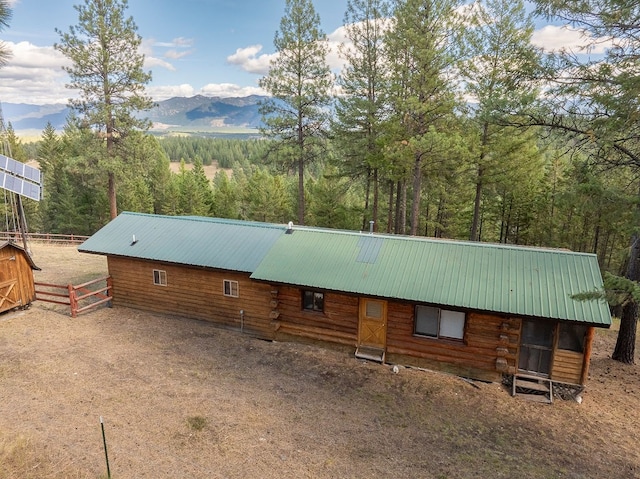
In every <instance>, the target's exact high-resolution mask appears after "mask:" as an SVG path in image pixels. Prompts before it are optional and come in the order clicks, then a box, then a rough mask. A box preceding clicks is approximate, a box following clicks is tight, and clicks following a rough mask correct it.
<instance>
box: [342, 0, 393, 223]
mask: <svg viewBox="0 0 640 479" xmlns="http://www.w3.org/2000/svg"><path fill="white" fill-rule="evenodd" d="M389 16H390V5H389V2H388V1H387V0H349V1H348V3H347V11H346V13H345V16H344V24H345V27H344V28H345V31H346V36H347V41H348V43H346V44H343V45H341V48H340V54H341V56H342V57H343V58H344V59H345V61H346V65H345V68H344V69H343V71H342V73H341V74H340V76H339V78H338V84H339V86H340V90H341V91H340V95H339V96H338V98H337V103H336V121H335V123H334V125H333V131H334V138H335V140H336V142H337V144H338V147H339V149H340V153H341V157H342V158H343V159H342V160H341V161H340V165H339V166H340V168H341V169H342V170H343V174H344V175H346V176H348V177H351V178H354V179H356V178H364V179H365V182H366V188H365V192H366V198H365V204H366V209H367V211H366V212H365V217H364V218H363V226H362V228H363V229H364V228H368V221H369V220H372V221H373V222H374V228H375V229H376V230H377V228H378V223H379V219H378V207H379V203H380V200H379V191H380V182H381V181H382V178H381V174H382V171H381V170H382V169H383V168H384V160H385V158H384V153H383V151H384V145H383V134H382V133H383V128H382V125H383V122H384V120H385V119H386V116H387V115H388V103H387V99H388V95H387V94H386V92H387V88H386V87H387V80H388V74H387V62H386V61H385V56H384V51H383V50H384V45H383V40H384V32H385V28H386V27H387V25H388V23H389V21H390V19H389ZM371 189H373V193H372V195H373V202H372V204H370V192H371ZM367 214H368V215H369V216H368V217H366V215H367Z"/></svg>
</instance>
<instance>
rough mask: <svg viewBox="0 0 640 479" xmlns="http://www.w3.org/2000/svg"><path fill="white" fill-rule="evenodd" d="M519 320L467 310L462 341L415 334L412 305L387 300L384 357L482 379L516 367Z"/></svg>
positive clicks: (498, 377)
mask: <svg viewBox="0 0 640 479" xmlns="http://www.w3.org/2000/svg"><path fill="white" fill-rule="evenodd" d="M519 341H520V320H519V319H517V318H505V317H500V316H492V315H487V314H479V313H468V314H467V320H466V324H465V332H464V339H463V340H462V341H456V340H445V339H436V338H427V337H422V336H416V335H415V334H414V306H413V305H412V304H399V303H390V304H389V316H388V330H387V359H388V360H389V362H398V363H401V364H408V365H413V366H418V367H425V368H429V369H436V370H441V371H446V372H450V373H452V374H457V375H460V376H465V377H471V378H475V379H481V380H486V381H500V380H501V377H502V373H513V372H515V368H516V364H517V363H516V360H517V352H518V344H519Z"/></svg>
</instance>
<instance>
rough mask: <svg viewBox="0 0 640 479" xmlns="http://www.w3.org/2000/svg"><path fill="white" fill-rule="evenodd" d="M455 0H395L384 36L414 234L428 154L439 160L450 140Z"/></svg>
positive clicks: (456, 47) (456, 58) (457, 56)
mask: <svg viewBox="0 0 640 479" xmlns="http://www.w3.org/2000/svg"><path fill="white" fill-rule="evenodd" d="M458 4H459V2H458V0H406V1H397V2H396V8H395V10H394V21H393V24H392V27H391V28H390V29H389V31H388V33H387V35H386V37H385V43H386V48H387V57H388V59H389V61H390V63H391V65H390V68H391V92H392V101H393V108H394V120H395V123H396V126H395V131H396V149H397V150H399V154H398V158H400V159H401V161H403V162H405V163H404V164H403V165H402V166H401V167H400V168H398V169H399V170H400V171H402V172H403V173H405V174H407V173H408V174H409V178H410V179H411V183H412V191H413V197H412V204H411V234H412V235H415V234H417V233H418V223H419V212H420V198H421V192H422V176H423V168H424V165H425V163H426V162H427V160H429V159H432V160H434V161H437V160H438V158H439V156H441V155H442V154H444V153H445V152H446V151H448V150H449V149H450V148H451V146H452V143H451V141H450V138H449V137H448V134H447V130H449V128H448V127H447V123H448V122H450V121H451V120H452V114H453V111H454V108H455V107H456V105H457V100H458V99H457V98H456V95H455V93H454V91H455V88H454V85H453V84H452V81H451V74H452V71H453V69H454V67H455V66H456V64H457V62H458V61H459V60H460V50H459V47H460V42H459V35H458V34H459V29H460V26H461V25H460V23H459V21H458V18H457V15H456V13H455V8H456V7H457V6H458ZM405 178H406V177H405ZM400 187H401V188H404V184H403V183H401V184H400ZM399 193H401V195H404V191H401V192H399ZM402 229H403V228H402ZM400 232H404V231H400Z"/></svg>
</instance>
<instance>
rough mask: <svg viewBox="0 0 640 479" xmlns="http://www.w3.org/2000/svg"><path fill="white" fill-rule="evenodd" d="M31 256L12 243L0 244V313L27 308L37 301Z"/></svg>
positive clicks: (34, 268)
mask: <svg viewBox="0 0 640 479" xmlns="http://www.w3.org/2000/svg"><path fill="white" fill-rule="evenodd" d="M39 269H40V268H38V267H37V266H36V265H35V264H34V263H33V260H32V259H31V255H29V253H28V252H27V251H25V249H24V248H21V247H20V246H18V245H17V244H15V243H14V242H12V241H6V242H4V243H0V312H4V311H9V310H12V309H15V308H27V307H28V306H29V305H30V304H31V303H32V302H33V301H35V299H36V289H35V284H34V279H33V270H39Z"/></svg>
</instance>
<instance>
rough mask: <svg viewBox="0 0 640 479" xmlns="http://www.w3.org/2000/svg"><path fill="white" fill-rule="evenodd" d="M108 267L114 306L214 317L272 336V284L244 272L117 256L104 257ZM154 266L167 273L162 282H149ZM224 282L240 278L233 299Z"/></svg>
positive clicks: (218, 320) (243, 328) (237, 327)
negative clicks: (259, 280)
mask: <svg viewBox="0 0 640 479" xmlns="http://www.w3.org/2000/svg"><path fill="white" fill-rule="evenodd" d="M108 267H109V274H110V275H111V277H112V281H113V303H114V304H116V305H119V306H126V307H130V308H136V309H142V310H145V311H153V312H157V313H165V314H166V313H169V314H175V315H179V316H184V317H189V318H195V319H202V320H205V321H212V322H215V323H216V324H219V325H221V326H223V327H228V328H232V329H238V330H240V329H242V330H243V332H245V333H248V334H252V335H254V336H257V337H261V338H265V339H272V338H273V327H272V325H271V324H270V323H271V320H270V318H269V314H270V312H271V307H270V299H271V293H270V291H271V288H270V287H269V285H266V284H263V283H258V282H255V281H252V280H250V279H249V274H248V273H235V272H228V271H213V270H205V269H200V268H190V267H185V266H179V265H171V264H160V263H154V262H151V261H146V260H138V259H130V258H118V257H108ZM154 269H157V270H162V271H166V273H167V285H166V286H159V285H155V284H154V283H153V270H154ZM224 280H231V281H237V282H238V297H237V298H234V297H228V296H224V294H223V281H224ZM241 310H242V311H243V314H242V315H241V313H240V311H241Z"/></svg>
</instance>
